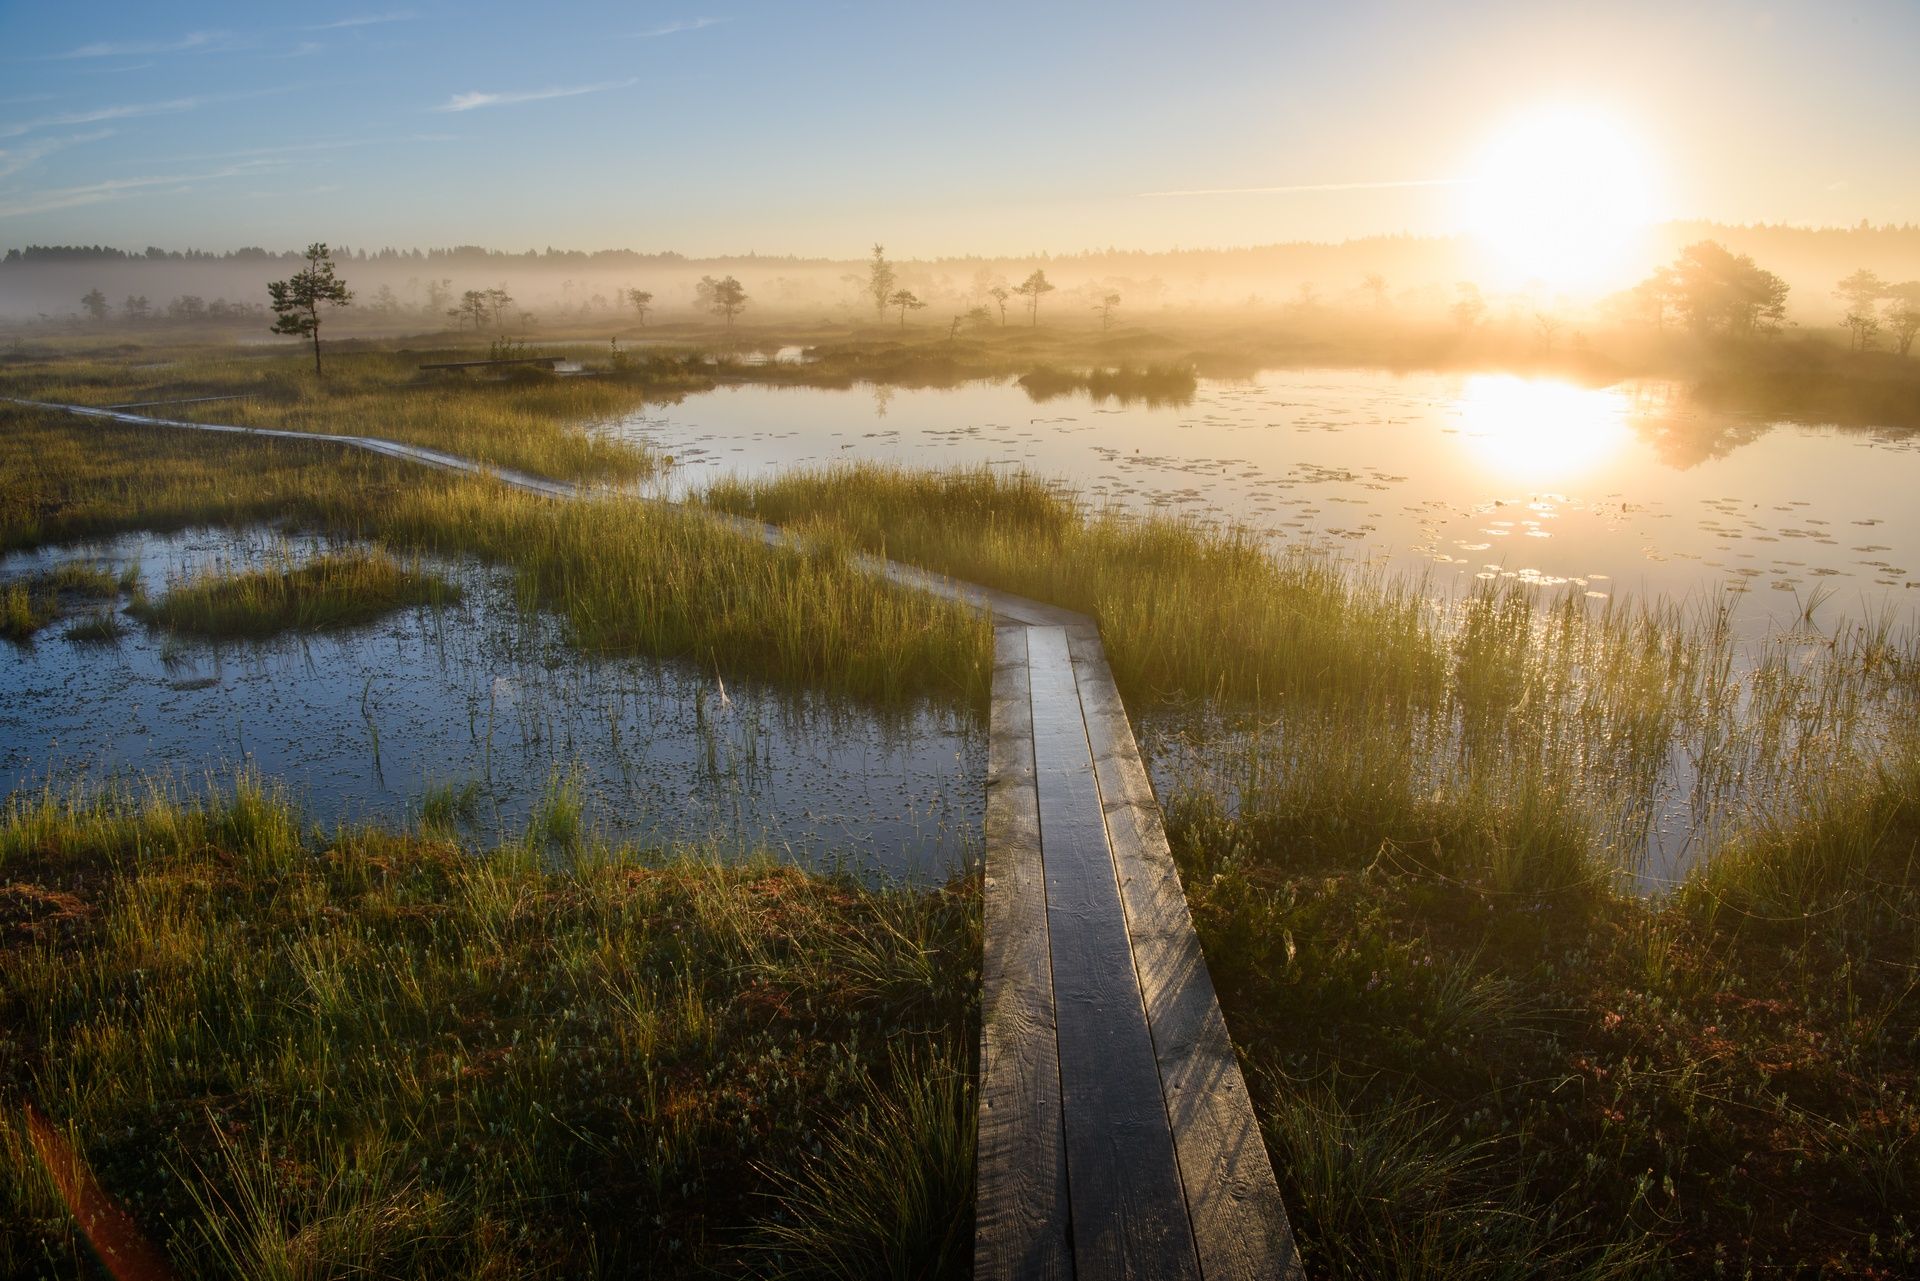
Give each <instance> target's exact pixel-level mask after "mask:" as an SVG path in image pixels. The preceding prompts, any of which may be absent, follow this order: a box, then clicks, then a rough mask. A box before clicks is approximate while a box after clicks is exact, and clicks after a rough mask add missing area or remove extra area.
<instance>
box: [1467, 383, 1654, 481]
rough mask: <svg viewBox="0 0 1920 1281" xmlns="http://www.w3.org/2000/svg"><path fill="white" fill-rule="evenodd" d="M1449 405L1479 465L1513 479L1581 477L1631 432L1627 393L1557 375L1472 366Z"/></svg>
mask: <svg viewBox="0 0 1920 1281" xmlns="http://www.w3.org/2000/svg"><path fill="white" fill-rule="evenodd" d="M1453 408H1454V413H1455V415H1456V417H1457V419H1458V421H1459V423H1460V430H1461V435H1462V438H1463V439H1465V440H1466V441H1467V442H1468V443H1469V444H1470V446H1471V448H1472V449H1473V452H1474V454H1475V455H1476V456H1477V457H1478V460H1479V463H1480V466H1481V468H1482V469H1483V470H1485V471H1487V472H1490V473H1495V474H1498V475H1499V476H1501V477H1503V478H1505V479H1508V480H1513V481H1522V482H1527V483H1533V484H1544V483H1546V482H1549V481H1564V480H1574V479H1579V478H1581V477H1583V476H1585V475H1586V474H1587V473H1589V472H1591V471H1593V470H1594V469H1595V468H1596V467H1598V466H1599V465H1600V464H1601V463H1603V462H1605V461H1606V460H1607V459H1608V458H1609V457H1611V456H1612V455H1613V454H1615V453H1617V452H1618V451H1619V449H1620V448H1621V446H1622V445H1624V444H1626V442H1627V440H1628V439H1629V437H1630V436H1631V432H1630V430H1629V428H1628V424H1627V416H1628V410H1629V402H1628V398H1627V397H1626V395H1625V394H1623V393H1621V392H1619V391H1617V390H1615V389H1613V388H1606V387H1601V388H1593V387H1580V386H1576V385H1575V384H1573V383H1568V382H1562V381H1560V380H1559V379H1555V378H1521V377H1517V376H1515V375H1513V374H1476V375H1475V376H1473V377H1471V378H1469V379H1467V380H1466V383H1465V384H1464V385H1463V386H1462V387H1461V390H1460V397H1459V399H1458V400H1457V401H1455V402H1454V407H1453Z"/></svg>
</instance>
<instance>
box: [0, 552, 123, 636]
mask: <svg viewBox="0 0 1920 1281" xmlns="http://www.w3.org/2000/svg"><path fill="white" fill-rule="evenodd" d="M129 573H131V574H132V575H133V577H131V578H129V577H128V574H129ZM137 582H138V570H137V569H134V570H132V571H123V572H121V573H120V574H115V573H114V572H113V571H112V570H110V569H108V568H107V567H106V566H104V565H96V564H92V563H89V562H85V561H69V562H67V563H66V564H64V565H58V566H55V567H54V568H52V569H48V570H42V571H40V572H39V573H35V574H29V575H26V576H23V577H20V578H15V579H13V580H12V581H10V582H7V583H3V584H0V637H4V638H5V639H7V640H10V641H12V642H14V643H15V644H19V645H24V644H27V643H29V642H31V641H32V640H33V638H34V637H35V636H37V635H38V634H39V633H40V632H41V631H43V630H44V629H45V628H47V627H48V626H50V625H51V624H53V623H55V622H58V621H59V620H60V619H61V618H64V617H66V616H67V615H69V614H71V613H73V612H75V611H76V610H77V609H84V608H89V607H94V606H97V603H98V602H101V601H111V600H113V599H114V597H115V596H116V595H118V594H119V593H120V592H121V591H122V590H126V589H128V588H131V587H132V586H134V585H136V584H137ZM103 618H104V619H110V618H112V614H111V613H110V612H106V611H104V610H98V609H96V615H95V619H94V620H91V621H92V622H93V623H94V624H95V626H96V630H97V629H98V627H99V626H101V625H100V624H99V623H98V620H99V619H103ZM86 626H87V624H78V625H76V626H75V627H72V628H69V629H68V631H67V634H68V635H69V636H73V635H74V632H75V631H76V630H83V629H85V628H86ZM112 634H113V635H115V636H117V635H119V633H118V632H117V631H116V632H113V633H112ZM99 638H100V637H92V638H91V639H99ZM74 639H77V640H79V639H90V637H87V636H75V637H74Z"/></svg>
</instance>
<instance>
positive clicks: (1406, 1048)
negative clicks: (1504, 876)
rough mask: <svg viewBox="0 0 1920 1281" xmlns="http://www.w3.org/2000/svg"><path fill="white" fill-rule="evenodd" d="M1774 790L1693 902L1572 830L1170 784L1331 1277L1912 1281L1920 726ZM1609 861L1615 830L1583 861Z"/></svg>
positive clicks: (1218, 948)
mask: <svg viewBox="0 0 1920 1281" xmlns="http://www.w3.org/2000/svg"><path fill="white" fill-rule="evenodd" d="M1802 799H1803V804H1802V805H1801V806H1800V807H1799V809H1798V811H1797V813H1795V814H1794V815H1793V816H1791V817H1787V816H1780V817H1776V816H1774V815H1771V814H1768V813H1766V812H1764V811H1756V812H1750V813H1749V814H1748V815H1747V818H1746V821H1745V822H1744V823H1743V825H1742V827H1741V830H1740V831H1739V832H1738V833H1737V834H1736V835H1734V836H1732V837H1731V838H1730V839H1729V840H1728V841H1726V842H1725V843H1724V844H1723V845H1721V846H1719V847H1718V848H1716V849H1715V850H1714V851H1713V852H1712V853H1711V854H1710V856H1709V857H1708V858H1707V861H1706V862H1705V863H1704V864H1703V865H1702V866H1701V867H1700V868H1699V869H1698V870H1697V871H1696V872H1695V874H1694V875H1693V876H1692V877H1691V878H1690V879H1689V880H1688V881H1687V882H1686V883H1685V884H1684V885H1683V886H1681V887H1680V889H1679V890H1678V891H1676V892H1675V893H1674V894H1672V895H1671V896H1667V897H1664V898H1660V899H1656V900H1647V899H1644V898H1641V897H1638V896H1636V895H1632V894H1627V893H1622V892H1621V891H1620V889H1619V888H1618V887H1617V884H1616V883H1615V882H1612V881H1610V880H1608V879H1606V878H1603V877H1599V876H1591V877H1587V878H1584V879H1578V880H1573V881H1569V882H1566V883H1563V884H1560V885H1558V886H1551V887H1540V888H1534V889H1532V890H1529V891H1526V892H1515V891H1513V890H1511V889H1509V888H1506V887H1505V886H1504V885H1503V884H1502V883H1501V882H1500V880H1499V878H1496V877H1493V876H1490V875H1489V873H1488V870H1487V867H1486V863H1485V857H1484V855H1485V849H1484V844H1485V838H1486V832H1485V826H1484V825H1485V823H1486V822H1487V820H1488V819H1489V817H1495V816H1497V817H1498V818H1500V819H1501V820H1503V821H1504V825H1505V833H1506V838H1507V841H1508V846H1507V850H1506V856H1507V857H1508V858H1511V859H1515V860H1520V861H1527V862H1538V863H1540V864H1544V865H1550V866H1551V865H1558V866H1562V867H1564V866H1566V865H1567V863H1568V861H1569V860H1568V850H1567V849H1566V848H1564V847H1565V844H1566V843H1567V842H1568V841H1569V840H1570V839H1571V837H1572V835H1573V834H1571V833H1569V832H1567V831H1565V830H1563V829H1557V828H1556V827H1554V826H1553V825H1551V824H1539V823H1536V822H1530V821H1528V815H1527V814H1526V813H1525V809H1526V806H1527V803H1528V798H1526V797H1515V798H1512V800H1510V801H1508V802H1505V803H1500V804H1494V805H1489V804H1485V803H1482V804H1478V805H1475V804H1471V803H1469V802H1467V801H1465V800H1464V799H1463V798H1440V797H1431V798H1422V799H1420V800H1419V801H1418V802H1416V803H1414V804H1413V805H1412V806H1411V807H1410V812H1408V813H1406V814H1405V815H1403V820H1402V822H1401V823H1399V824H1397V825H1395V830H1393V831H1391V832H1389V833H1387V834H1385V835H1382V833H1381V831H1380V829H1379V826H1378V825H1376V824H1355V825H1351V826H1343V825H1337V824H1335V825H1330V824H1328V823H1327V822H1325V821H1324V820H1325V819H1326V817H1327V815H1326V813H1325V812H1324V811H1323V810H1318V809H1315V808H1314V807H1311V806H1302V805H1298V804H1296V805H1291V806H1289V805H1285V804H1280V803H1271V804H1266V803H1260V802H1258V801H1256V802H1255V803H1253V804H1252V805H1251V806H1250V807H1248V808H1244V809H1242V810H1240V811H1239V812H1238V813H1235V814H1231V815H1230V814H1229V813H1228V812H1227V811H1226V809H1225V808H1224V807H1223V805H1222V803H1221V799H1220V798H1219V797H1218V796H1217V795H1216V794H1213V793H1210V792H1208V791H1205V790H1199V791H1193V792H1188V793H1186V794H1185V795H1183V796H1181V797H1179V798H1176V799H1175V800H1174V801H1173V803H1172V805H1171V812H1170V833H1171V836H1172V840H1173V843H1174V846H1175V850H1176V855H1177V857H1178V858H1179V861H1180V864H1181V868H1182V873H1183V876H1184V879H1185V882H1186V885H1187V888H1188V894H1189V897H1190V899H1191V901H1192V904H1193V908H1194V916H1195V923H1196V925H1197V927H1198V928H1199V930H1200V934H1201V938H1202V941H1203V943H1204V945H1205V947H1206V951H1207V957H1208V963H1209V967H1210V969H1211V970H1212V972H1213V977H1214V980H1215V983H1216V984H1217V985H1218V987H1219V991H1220V997H1221V1002H1222V1005H1223V1007H1224V1009H1225V1011H1226V1014H1227V1020H1228V1023H1229V1026H1230V1027H1231V1028H1232V1031H1233V1035H1234V1040H1235V1044H1236V1045H1238V1046H1239V1047H1240V1049H1241V1051H1242V1053H1243V1054H1244V1055H1245V1056H1246V1060H1247V1062H1248V1064H1249V1067H1250V1081H1251V1083H1252V1085H1253V1088H1254V1091H1255V1094H1256V1096H1257V1099H1258V1107H1259V1110H1260V1113H1261V1116H1262V1120H1263V1123H1264V1125H1265V1127H1266V1133H1267V1139H1268V1145H1269V1148H1270V1150H1271V1151H1272V1153H1273V1156H1274V1158H1275V1162H1276V1169H1277V1170H1278V1172H1279V1173H1280V1176H1281V1180H1282V1183H1283V1185H1284V1186H1285V1190H1286V1194H1287V1201H1288V1205H1289V1207H1290V1209H1291V1210H1292V1212H1293V1214H1294V1223H1295V1226H1296V1228H1297V1230H1298V1231H1299V1233H1300V1235H1301V1239H1302V1242H1303V1245H1304V1248H1305V1251H1306V1257H1307V1263H1308V1268H1309V1271H1310V1272H1312V1273H1315V1274H1318V1275H1323V1276H1355V1277H1360V1276H1365V1277H1409V1278H1411V1277H1424V1276H1520V1275H1569V1276H1594V1277H1598V1276H1621V1277H1625V1276H1635V1277H1637V1276H1666V1275H1673V1276H1722V1275H1724V1276H1735V1277H1737V1276H1806V1277H1816V1276H1820V1277H1829V1276H1831V1277H1840V1276H1846V1277H1891V1276H1897V1275H1909V1274H1910V1273H1911V1272H1912V1271H1913V1270H1914V1269H1915V1268H1916V1267H1920V1242H1917V1241H1916V1239H1915V1237H1914V1234H1913V1230H1914V1225H1915V1224H1916V1222H1920V1142H1917V1141H1916V1140H1920V1098H1916V1095H1915V1087H1916V1069H1920V1006H1916V1004H1915V1002H1914V990H1915V989H1914V979H1913V975H1914V974H1915V973H1916V970H1917V969H1920V933H1916V931H1915V929H1914V925H1913V922H1914V921H1915V920H1916V919H1920V878H1916V875H1915V873H1916V867H1920V741H1916V740H1913V739H1911V738H1909V739H1907V740H1905V741H1904V742H1902V743H1900V744H1899V745H1897V746H1895V747H1894V748H1893V749H1891V750H1890V751H1889V753H1888V754H1887V755H1886V757H1885V758H1884V759H1883V760H1882V761H1881V762H1880V763H1878V764H1875V765H1871V766H1860V767H1856V768H1848V769H1843V770H1835V771H1829V772H1827V773H1824V774H1823V775H1821V776H1820V777H1819V778H1818V779H1817V780H1816V781H1813V782H1812V783H1811V784H1810V788H1809V794H1808V795H1807V796H1805V797H1803V798H1802ZM1588 853H1589V854H1590V851H1588Z"/></svg>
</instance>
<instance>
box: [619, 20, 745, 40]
mask: <svg viewBox="0 0 1920 1281" xmlns="http://www.w3.org/2000/svg"><path fill="white" fill-rule="evenodd" d="M732 21H733V19H732V18H688V19H686V20H684V21H682V22H669V23H667V24H666V25H665V26H659V27H652V28H649V29H648V30H646V31H630V32H628V33H627V34H628V35H629V36H631V37H632V38H633V39H635V40H651V39H653V38H654V37H655V36H670V35H674V34H676V33H678V32H681V31H699V30H702V29H703V28H706V27H717V26H719V25H720V24H721V23H723V22H732Z"/></svg>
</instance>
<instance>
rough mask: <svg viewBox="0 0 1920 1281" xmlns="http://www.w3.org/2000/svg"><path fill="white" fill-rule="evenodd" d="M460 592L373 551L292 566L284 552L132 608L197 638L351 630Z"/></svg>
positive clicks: (213, 573)
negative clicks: (267, 561) (261, 564)
mask: <svg viewBox="0 0 1920 1281" xmlns="http://www.w3.org/2000/svg"><path fill="white" fill-rule="evenodd" d="M459 599H460V590H459V588H457V587H454V586H453V585H451V584H450V583H447V582H446V581H445V580H443V579H440V578H437V577H435V576H434V575H432V574H430V573H427V572H426V571H424V570H422V569H420V568H419V567H418V566H417V565H415V566H407V565H403V564H401V563H400V562H399V561H396V560H394V559H393V557H391V556H387V555H383V554H380V553H378V552H368V551H347V552H337V553H329V554H326V555H321V556H316V557H314V558H313V559H311V560H309V561H307V562H305V563H304V564H295V563H294V561H293V559H292V557H291V556H290V555H288V554H287V553H284V552H283V553H281V554H280V555H279V557H278V558H277V559H276V560H275V561H274V563H272V564H269V565H266V566H264V567H262V568H259V569H251V570H242V571H239V572H234V571H231V570H221V569H210V570H207V571H205V572H203V573H201V574H198V575H196V576H195V577H193V578H190V579H187V580H185V581H182V582H179V583H174V584H172V585H170V586H169V587H168V588H167V591H166V594H165V595H163V596H161V597H160V599H158V600H156V601H152V602H150V603H147V602H142V603H140V604H139V605H137V606H136V608H135V610H134V612H135V614H136V615H137V616H138V617H139V618H140V619H141V620H142V621H144V622H148V623H152V624H154V625H156V626H159V627H166V628H171V629H172V630H174V631H182V632H191V633H194V634H195V635H199V636H211V637H249V638H260V637H267V636H276V635H279V634H280V633H281V632H286V631H324V630H328V629H332V628H338V627H356V626H359V625H361V624H364V623H369V622H372V621H373V620H374V619H377V618H380V617H382V616H383V615H386V614H389V613H391V612H393V611H394V610H396V609H402V608H404V607H406V606H408V605H445V604H451V603H453V602H454V601H457V600H459Z"/></svg>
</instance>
